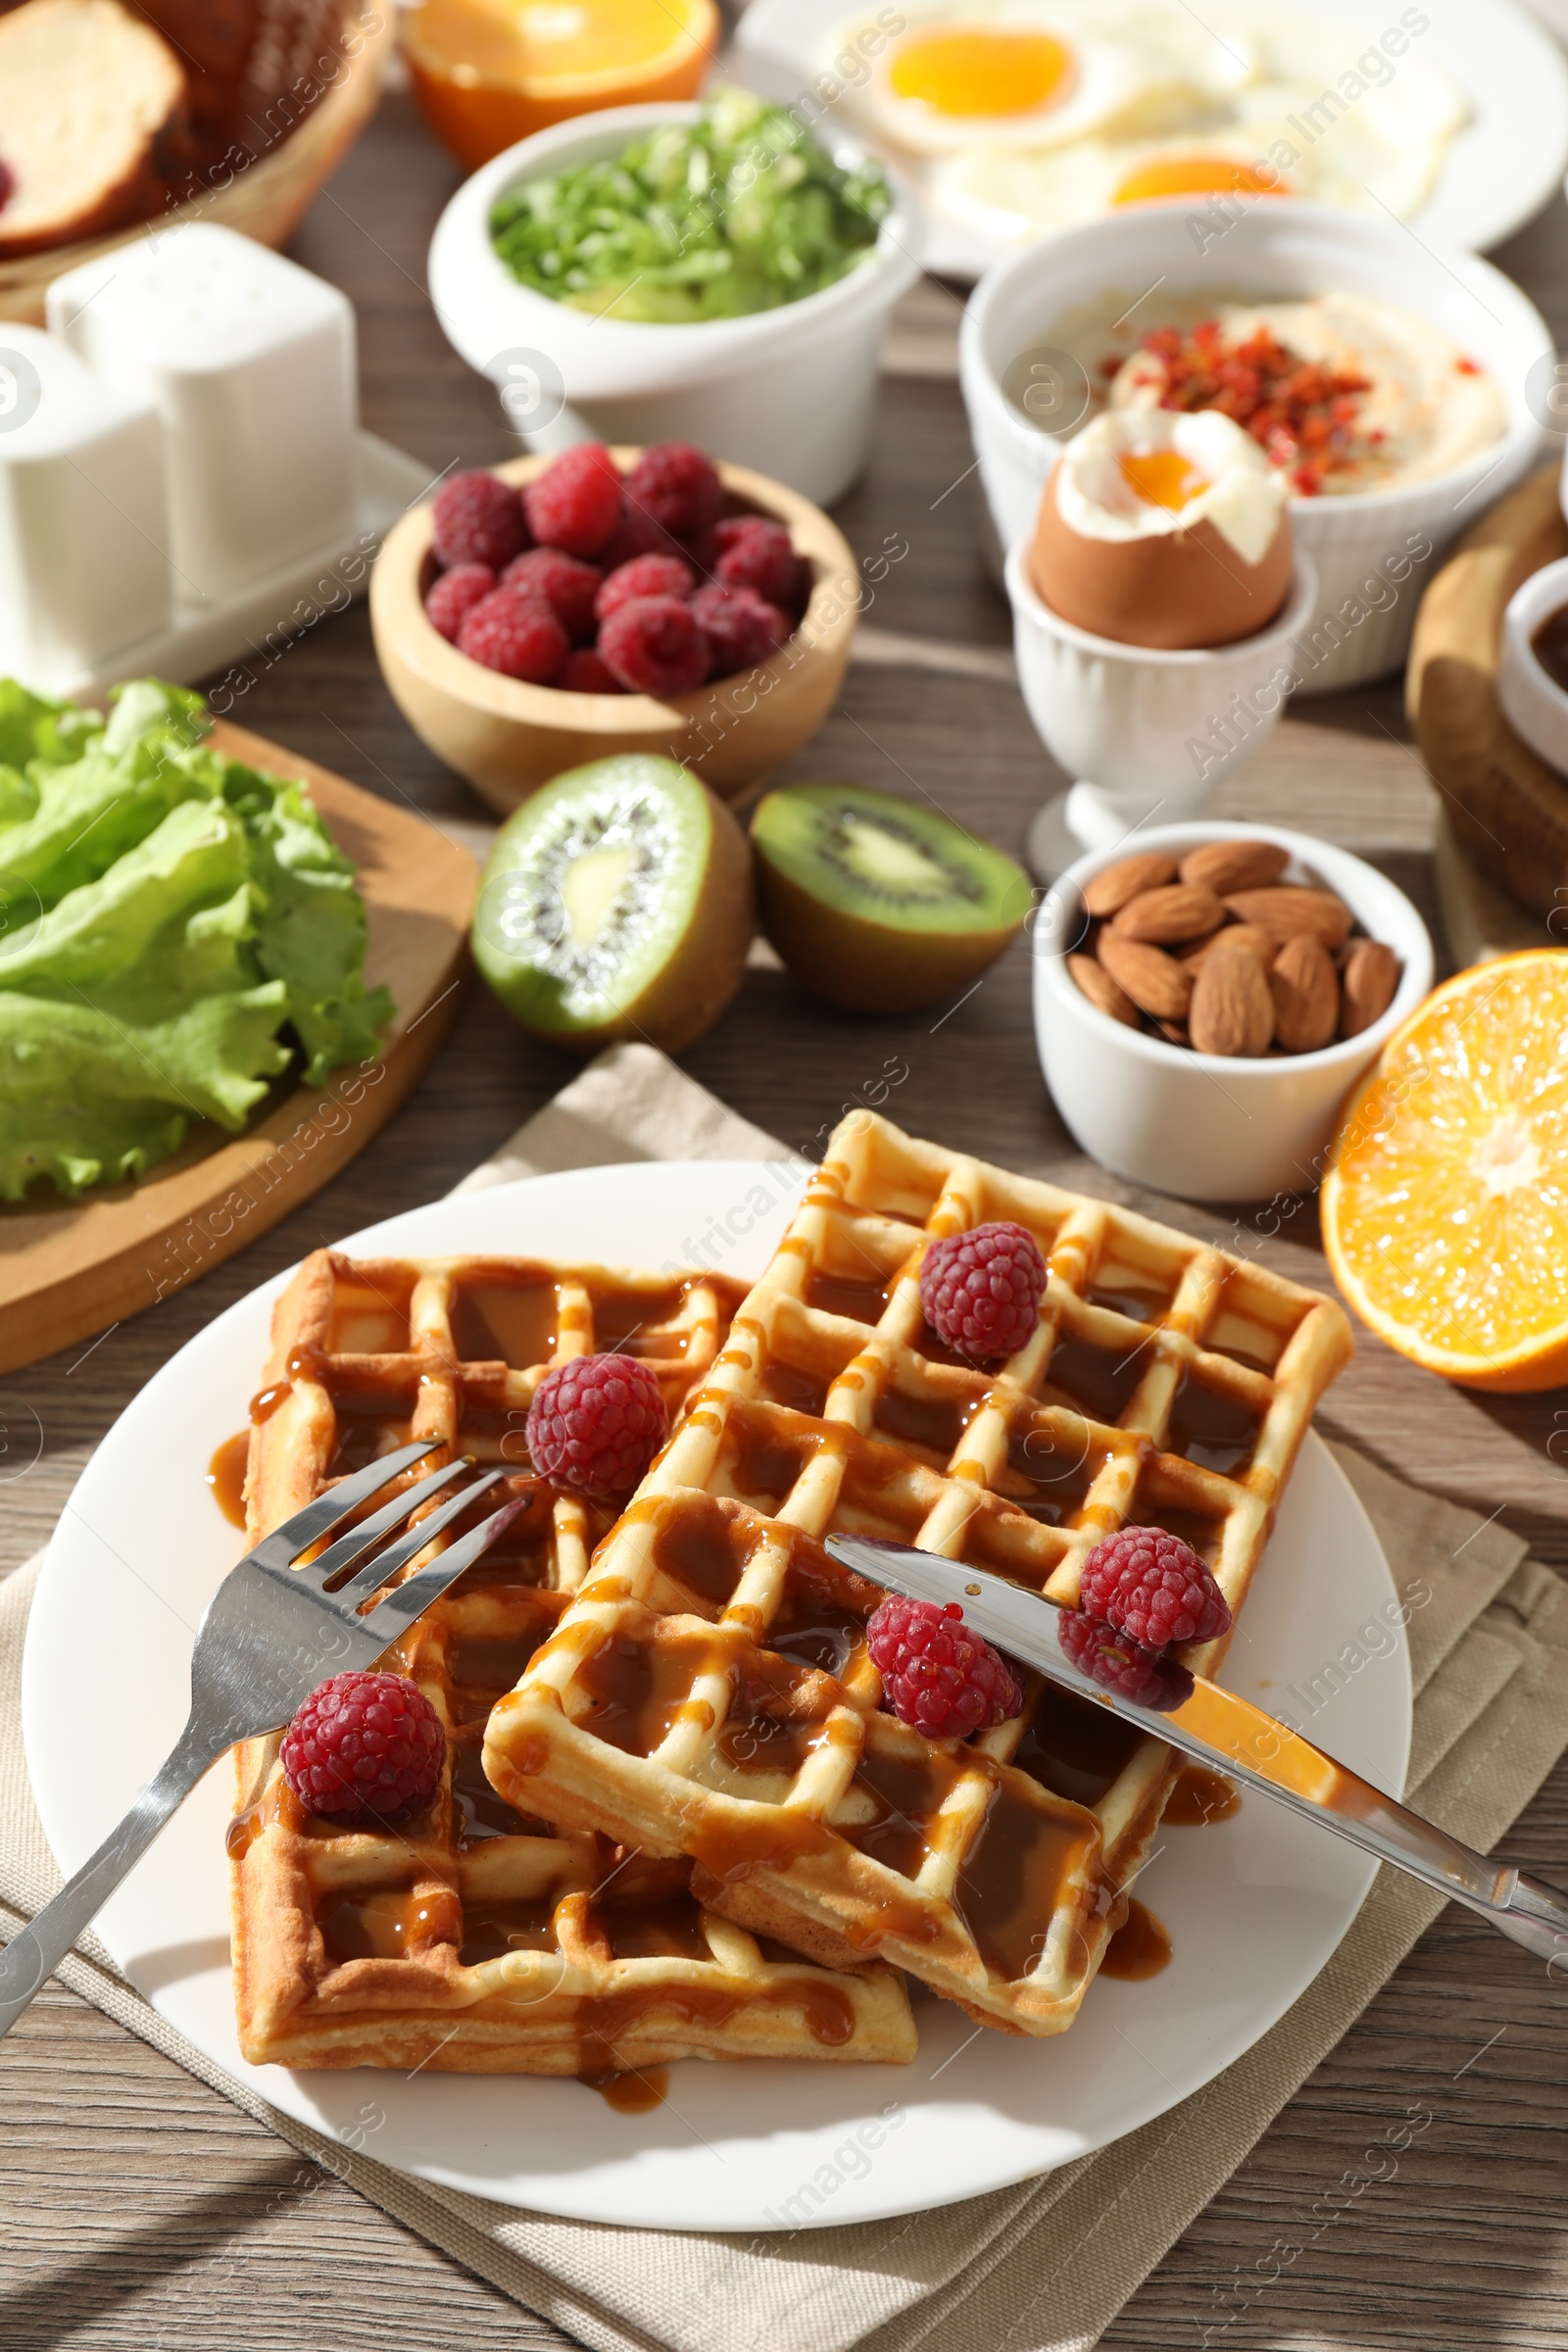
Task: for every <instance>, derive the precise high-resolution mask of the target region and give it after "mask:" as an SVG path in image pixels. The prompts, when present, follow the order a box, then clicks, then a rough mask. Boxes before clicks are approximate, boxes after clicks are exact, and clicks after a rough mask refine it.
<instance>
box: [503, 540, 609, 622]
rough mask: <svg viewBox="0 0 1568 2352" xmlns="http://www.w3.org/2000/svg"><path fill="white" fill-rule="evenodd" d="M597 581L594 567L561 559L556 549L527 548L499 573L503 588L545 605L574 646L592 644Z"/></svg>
mask: <svg viewBox="0 0 1568 2352" xmlns="http://www.w3.org/2000/svg"><path fill="white" fill-rule="evenodd" d="M599 580H600V574H599V571H598V568H597V566H596V565H594V564H583V563H580V562H579V561H578V559H577V558H576V557H575V556H564V555H563V554H562V552H561V550H560V548H559V547H530V548H529V549H528V551H527V553H526V554H525V555H521V556H515V557H514V558H513V560H512V562H511V563H510V564H508V565H507V568H506V570H505V571H504V572H503V573H502V574H501V585H502V587H503V588H515V590H516V591H517V593H518V595H519V596H531V597H532V598H533V600H534V602H535V604H538V605H548V606H549V608H550V610H551V612H552V613H554V614H555V616H556V618H557V619H558V620H559V621H560V623H561V625H562V627H563V628H564V630H565V632H566V635H567V636H568V637H569V638H571V640H572V641H573V643H574V644H577V645H589V644H591V643H592V642H593V634H594V598H595V597H596V596H597V595H598V593H599Z"/></svg>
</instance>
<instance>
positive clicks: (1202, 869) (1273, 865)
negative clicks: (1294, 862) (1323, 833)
mask: <svg viewBox="0 0 1568 2352" xmlns="http://www.w3.org/2000/svg"><path fill="white" fill-rule="evenodd" d="M1290 862H1291V853H1290V851H1289V850H1282V849H1281V848H1280V847H1279V846H1278V844H1277V843H1275V842H1272V841H1205V842H1204V844H1203V846H1202V848H1201V849H1200V850H1189V851H1188V853H1187V855H1186V857H1185V858H1183V859H1182V865H1181V875H1182V880H1183V881H1184V882H1198V883H1201V885H1202V887H1203V889H1204V890H1211V891H1212V892H1213V893H1214V896H1215V898H1216V899H1224V898H1228V897H1229V896H1230V894H1231V892H1232V891H1236V890H1262V889H1263V888H1264V887H1265V885H1266V884H1268V883H1270V882H1277V881H1278V880H1279V878H1280V876H1281V874H1283V873H1284V871H1285V868H1286V867H1287V866H1288V865H1289V864H1290Z"/></svg>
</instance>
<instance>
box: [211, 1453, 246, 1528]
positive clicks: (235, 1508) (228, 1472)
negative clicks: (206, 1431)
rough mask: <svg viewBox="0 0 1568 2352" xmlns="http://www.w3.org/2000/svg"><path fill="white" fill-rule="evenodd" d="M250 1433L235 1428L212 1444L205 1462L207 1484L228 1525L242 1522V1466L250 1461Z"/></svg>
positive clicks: (243, 1520)
mask: <svg viewBox="0 0 1568 2352" xmlns="http://www.w3.org/2000/svg"><path fill="white" fill-rule="evenodd" d="M250 1452H251V1433H250V1431H249V1430H248V1429H240V1430H236V1431H235V1433H234V1435H233V1436H232V1437H231V1438H225V1439H224V1440H223V1442H222V1444H221V1446H215V1447H214V1449H213V1458H212V1460H211V1461H210V1462H209V1463H208V1465H207V1484H208V1486H209V1487H210V1488H211V1490H212V1496H213V1500H214V1501H215V1502H216V1503H217V1505H218V1507H219V1509H220V1510H221V1512H222V1514H223V1517H224V1518H225V1519H226V1520H227V1521H228V1524H229V1526H230V1527H243V1526H244V1524H245V1467H246V1464H247V1463H248V1462H249V1460H250Z"/></svg>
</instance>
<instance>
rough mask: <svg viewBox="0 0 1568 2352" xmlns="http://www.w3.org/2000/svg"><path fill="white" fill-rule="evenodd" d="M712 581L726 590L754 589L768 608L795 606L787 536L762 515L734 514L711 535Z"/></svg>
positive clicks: (791, 552) (793, 572)
mask: <svg viewBox="0 0 1568 2352" xmlns="http://www.w3.org/2000/svg"><path fill="white" fill-rule="evenodd" d="M713 537H714V540H715V541H716V543H717V546H718V556H717V560H716V561H715V563H714V564H713V577H714V579H715V580H718V581H719V582H720V583H721V584H722V585H723V586H724V587H726V588H755V589H756V590H757V593H758V595H759V596H762V597H765V598H766V599H767V601H768V603H769V604H770V605H792V604H793V603H794V602H795V581H796V572H797V566H796V562H795V550H794V548H793V547H792V546H791V544H790V535H789V533H788V531H787V530H786V529H785V528H784V525H783V524H782V523H781V522H769V521H768V519H767V517H766V515H736V516H735V517H734V518H733V519H732V520H731V521H729V522H721V523H720V524H719V525H718V528H717V529H716V531H715V532H714V533H713Z"/></svg>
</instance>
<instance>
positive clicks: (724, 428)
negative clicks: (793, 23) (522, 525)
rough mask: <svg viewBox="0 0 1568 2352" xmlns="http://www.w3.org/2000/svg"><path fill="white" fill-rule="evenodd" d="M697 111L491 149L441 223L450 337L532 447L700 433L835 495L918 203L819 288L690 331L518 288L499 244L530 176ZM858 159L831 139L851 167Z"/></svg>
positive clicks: (592, 120) (613, 111) (630, 115)
mask: <svg viewBox="0 0 1568 2352" xmlns="http://www.w3.org/2000/svg"><path fill="white" fill-rule="evenodd" d="M701 112H702V109H701V107H700V106H697V105H689V106H676V105H651V106H620V107H613V108H610V109H608V110H606V111H605V112H603V113H601V114H594V115H586V116H581V117H578V118H577V119H576V120H574V121H572V122H569V123H557V124H555V125H554V127H553V128H551V129H549V130H541V131H537V132H536V133H535V134H534V136H533V137H532V138H530V139H521V140H519V141H518V143H517V145H516V146H515V147H509V148H507V149H506V151H505V153H504V154H501V155H498V156H495V157H493V158H492V160H491V161H490V162H489V163H488V164H486V165H485V166H484V167H483V169H482V170H481V171H478V172H475V173H474V174H473V177H472V178H471V179H468V180H465V182H464V184H463V186H462V187H461V188H460V189H459V190H458V192H457V194H456V195H455V196H454V197H453V199H452V201H451V203H450V204H449V205H448V206H447V208H446V211H445V212H444V213H443V214H442V216H441V218H440V220H439V221H438V222H437V223H436V231H435V235H434V237H433V238H432V239H431V241H430V260H429V273H430V299H431V301H432V303H433V304H434V306H435V312H436V317H437V318H438V319H440V321H441V324H442V327H443V328H444V329H445V332H446V335H447V338H448V340H449V341H450V342H451V343H452V344H453V345H454V346H455V348H456V349H457V350H458V351H459V352H461V354H462V355H463V357H464V359H466V361H467V363H468V365H469V367H470V368H477V369H478V370H479V372H480V373H481V374H482V375H488V376H490V377H491V378H492V380H493V381H494V382H495V383H496V384H498V385H499V386H501V387H502V405H503V406H504V407H505V408H506V410H507V413H508V415H509V416H510V417H511V418H512V421H513V423H514V425H515V428H516V430H517V431H518V432H519V433H520V434H521V436H522V438H523V440H524V441H525V442H526V444H527V446H528V447H529V448H530V449H532V450H541V451H544V452H545V453H546V454H553V453H554V452H555V451H557V450H562V449H565V448H568V447H569V446H570V445H571V443H572V442H574V441H610V442H636V443H639V444H644V445H646V444H647V443H648V442H650V441H671V440H681V441H694V442H696V443H697V445H698V447H699V448H702V449H706V450H708V451H709V452H710V453H711V456H713V457H715V458H723V459H726V460H727V461H728V462H729V463H730V464H731V465H732V466H750V467H752V468H753V469H754V470H755V471H757V472H759V473H766V474H770V475H772V476H773V478H774V479H775V480H779V481H783V482H787V483H788V484H789V486H790V488H791V489H792V490H799V491H800V492H801V493H802V495H803V496H804V497H806V498H809V499H811V500H812V501H814V503H815V504H816V505H818V506H826V505H829V504H830V503H831V502H832V501H833V500H834V499H835V498H838V497H839V496H841V495H842V493H843V492H844V491H845V490H847V489H848V488H849V486H850V484H851V482H853V481H854V480H855V478H856V476H857V474H858V473H859V471H860V469H861V467H862V466H864V464H865V460H866V456H867V453H868V451H869V449H870V442H871V420H872V407H873V402H874V399H875V393H876V376H877V362H878V357H879V355H880V352H881V347H882V332H883V328H884V327H885V325H886V323H887V317H888V313H889V312H890V311H891V309H892V308H893V305H894V304H895V303H896V302H897V301H898V299H899V297H900V295H902V294H904V293H906V292H907V289H908V288H909V287H910V286H911V285H912V284H913V283H914V281H915V279H916V278H917V277H918V276H919V274H920V263H919V251H920V231H919V226H918V223H917V221H916V219H915V217H914V215H913V213H912V211H911V209H910V207H909V206H908V204H907V202H906V201H904V200H903V199H902V198H900V199H898V200H897V201H896V202H895V205H894V209H893V211H892V212H891V213H890V214H889V216H888V218H887V220H886V221H883V223H882V228H881V233H880V235H879V236H878V238H877V242H876V244H875V245H874V246H872V247H869V248H868V249H867V252H866V256H865V258H864V259H863V260H862V261H861V262H860V263H859V264H858V266H857V267H856V268H855V269H853V270H850V271H849V272H848V274H847V275H846V276H844V277H841V278H840V279H839V280H838V281H837V283H836V284H834V285H831V286H825V287H824V288H823V289H822V291H821V292H820V293H819V294H808V295H805V296H804V297H803V298H802V299H801V301H799V302H790V303H785V304H784V305H783V306H782V307H781V308H780V309H778V310H773V311H755V312H753V313H751V314H750V315H749V316H748V317H746V318H744V319H706V320H703V321H701V322H700V323H698V324H696V325H691V326H668V325H655V324H650V323H645V322H643V321H640V320H637V319H596V318H594V317H592V316H591V315H590V314H589V313H588V312H586V311H576V310H572V309H569V308H568V307H567V306H566V305H565V304H564V303H559V302H552V301H551V300H550V298H549V296H548V295H545V294H537V293H535V292H534V291H533V289H532V288H531V287H529V286H523V285H519V284H518V282H517V280H516V279H515V277H514V276H513V274H512V272H511V270H509V269H508V268H507V266H506V264H505V263H504V262H503V261H502V259H501V257H500V255H499V254H498V253H497V252H496V250H495V247H494V246H493V245H492V244H491V241H490V226H489V223H490V212H491V207H492V206H493V205H494V203H495V201H496V199H497V198H498V197H499V196H501V195H504V194H505V193H506V191H507V190H508V189H509V188H512V187H515V185H516V184H517V183H518V182H519V181H520V180H524V179H534V178H539V177H541V176H543V175H545V174H547V173H552V172H559V171H562V170H564V168H565V167H567V166H568V165H572V164H581V163H591V162H593V161H594V160H595V159H596V158H598V157H601V156H608V155H617V154H619V152H620V150H621V149H622V148H623V147H625V146H626V145H627V144H628V143H629V142H630V141H631V140H632V139H633V138H635V137H637V136H638V135H639V134H640V133H641V132H643V131H647V130H652V129H653V128H655V127H656V126H657V125H658V124H659V123H690V122H694V121H695V120H696V119H697V117H698V116H699V115H700V114H701ZM859 152H860V151H859V150H858V149H856V148H853V147H850V146H847V145H845V144H843V143H842V142H840V141H836V140H835V141H834V142H833V153H834V155H835V156H836V157H838V158H840V159H841V160H843V161H845V162H851V161H858V160H859Z"/></svg>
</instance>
